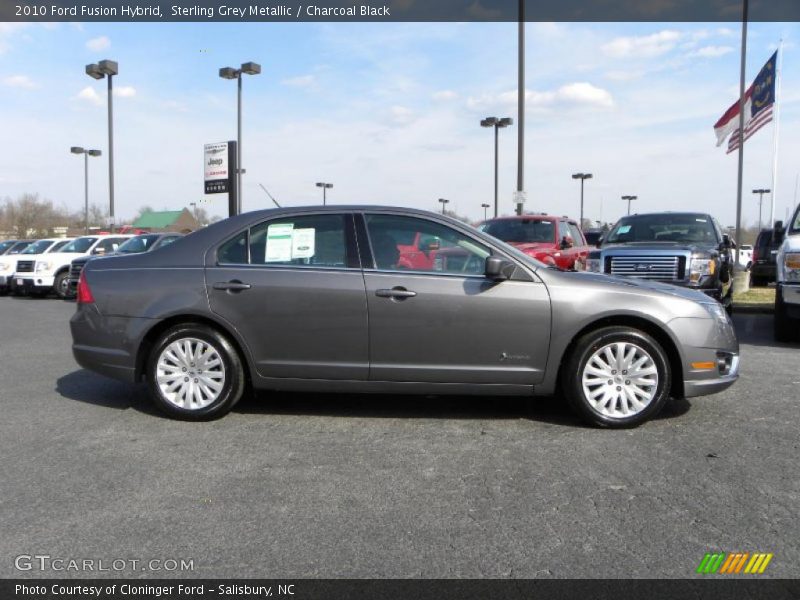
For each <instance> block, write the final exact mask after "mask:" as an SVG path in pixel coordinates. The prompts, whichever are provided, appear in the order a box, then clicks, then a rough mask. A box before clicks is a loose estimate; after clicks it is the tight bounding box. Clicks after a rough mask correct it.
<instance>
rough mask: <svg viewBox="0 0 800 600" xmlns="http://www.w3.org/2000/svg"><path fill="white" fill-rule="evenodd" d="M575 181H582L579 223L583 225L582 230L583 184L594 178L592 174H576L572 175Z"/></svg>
mask: <svg viewBox="0 0 800 600" xmlns="http://www.w3.org/2000/svg"><path fill="white" fill-rule="evenodd" d="M572 178H573V179H580V180H581V220H580V221H579V223H580V224H581V228H583V182H584V181H586V180H587V179H591V178H592V174H591V173H575V174H573V175H572Z"/></svg>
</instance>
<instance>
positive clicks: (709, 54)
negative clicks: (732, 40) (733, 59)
mask: <svg viewBox="0 0 800 600" xmlns="http://www.w3.org/2000/svg"><path fill="white" fill-rule="evenodd" d="M729 52H733V48H732V47H731V46H703V47H702V48H699V49H697V50H695V51H693V52H690V53H689V54H688V55H687V56H690V57H692V56H696V57H698V58H719V57H720V56H725V55H726V54H728V53H729Z"/></svg>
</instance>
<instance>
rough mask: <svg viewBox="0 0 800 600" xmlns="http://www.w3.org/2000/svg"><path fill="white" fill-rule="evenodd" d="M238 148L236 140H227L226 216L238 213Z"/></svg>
mask: <svg viewBox="0 0 800 600" xmlns="http://www.w3.org/2000/svg"><path fill="white" fill-rule="evenodd" d="M239 177H240V174H239V149H238V144H237V143H236V142H228V216H229V217H233V216H236V215H238V214H239V213H240V208H241V206H240V204H239Z"/></svg>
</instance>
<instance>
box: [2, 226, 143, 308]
mask: <svg viewBox="0 0 800 600" xmlns="http://www.w3.org/2000/svg"><path fill="white" fill-rule="evenodd" d="M129 237H131V236H130V235H88V236H83V237H79V238H75V239H74V240H72V241H71V242H70V243H69V244H67V245H66V246H64V247H63V248H61V249H60V250H59V251H58V252H52V253H50V254H45V255H43V256H40V257H38V258H37V260H36V261H35V264H34V265H33V268H32V270H31V271H29V272H28V271H26V272H17V273H15V277H14V279H15V281H14V284H15V287H16V288H17V289H18V290H19V291H22V292H26V293H29V294H32V295H46V294H48V293H50V292H52V291H55V292H56V294H58V296H60V297H61V298H65V297H66V296H67V293H68V291H69V288H68V282H69V267H70V263H71V262H72V259H74V258H77V257H78V256H81V255H102V254H106V253H109V254H110V253H111V252H114V251H115V250H116V249H117V248H118V247H119V245H120V244H122V242H124V241H125V240H127V239H128V238H129ZM17 271H19V268H17Z"/></svg>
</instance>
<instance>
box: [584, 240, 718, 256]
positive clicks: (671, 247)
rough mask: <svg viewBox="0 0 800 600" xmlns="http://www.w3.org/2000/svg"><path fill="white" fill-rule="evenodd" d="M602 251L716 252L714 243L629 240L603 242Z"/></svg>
mask: <svg viewBox="0 0 800 600" xmlns="http://www.w3.org/2000/svg"><path fill="white" fill-rule="evenodd" d="M600 250H601V251H602V252H606V251H609V250H610V251H612V252H620V251H621V252H624V253H631V254H639V253H641V252H642V251H647V250H665V251H673V252H689V253H692V252H717V251H718V250H717V246H716V245H714V244H701V243H688V242H630V243H628V244H603V245H602V246H601V247H600Z"/></svg>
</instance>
